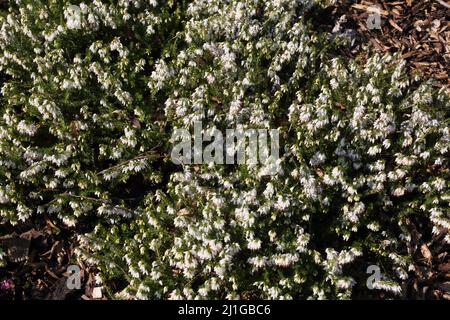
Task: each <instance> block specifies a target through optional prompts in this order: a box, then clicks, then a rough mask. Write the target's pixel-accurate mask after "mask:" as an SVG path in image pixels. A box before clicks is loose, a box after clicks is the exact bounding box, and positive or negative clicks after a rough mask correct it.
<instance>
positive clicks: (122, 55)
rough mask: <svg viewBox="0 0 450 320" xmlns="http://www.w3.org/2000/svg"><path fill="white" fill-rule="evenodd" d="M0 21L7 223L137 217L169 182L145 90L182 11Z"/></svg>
mask: <svg viewBox="0 0 450 320" xmlns="http://www.w3.org/2000/svg"><path fill="white" fill-rule="evenodd" d="M9 4H10V5H9V9H8V10H9V11H8V12H5V13H3V14H2V16H1V18H0V19H1V20H0V30H1V33H0V34H1V36H0V48H1V51H0V70H1V71H2V72H3V73H4V74H5V76H6V77H7V78H6V80H5V82H4V83H3V84H2V89H1V92H2V108H3V109H2V111H3V112H2V118H1V121H0V164H1V166H0V177H1V178H0V181H1V182H0V217H1V218H2V219H3V220H6V221H9V222H11V223H13V224H15V223H17V222H18V221H24V220H26V219H28V218H30V217H31V216H32V215H33V214H36V213H38V214H50V215H51V216H55V217H58V218H59V219H62V220H63V222H64V224H65V225H66V226H74V225H75V224H76V223H77V221H78V220H79V217H84V216H87V215H89V216H92V213H93V212H97V213H98V214H99V215H101V216H103V217H104V219H105V220H108V219H112V220H113V219H115V217H118V216H123V217H125V216H126V217H131V216H132V215H133V212H134V210H136V209H137V207H138V205H139V202H140V201H141V200H142V194H144V193H145V192H146V190H147V189H151V188H152V186H154V185H156V184H158V183H160V182H161V180H162V174H161V171H159V170H158V169H156V168H157V167H158V163H157V161H158V159H159V156H158V152H157V150H158V148H160V147H162V146H163V143H164V135H165V131H164V126H165V123H164V121H162V120H161V117H160V114H162V112H163V109H162V107H161V103H162V102H161V100H160V99H159V97H157V96H155V95H153V94H152V92H151V91H150V89H149V87H148V86H147V83H148V79H149V76H150V74H151V72H152V70H153V69H154V63H155V60H156V59H157V58H159V57H160V56H164V54H166V44H169V43H171V41H172V40H173V36H174V35H175V32H176V31H177V29H178V28H180V19H181V18H182V14H183V12H184V9H183V6H184V2H183V1H165V2H163V3H160V4H158V2H157V1H141V0H137V1H124V0H120V1H98V0H96V1H93V2H88V3H83V2H69V1H52V0H49V1H34V0H29V1H28V0H25V1H10V3H9Z"/></svg>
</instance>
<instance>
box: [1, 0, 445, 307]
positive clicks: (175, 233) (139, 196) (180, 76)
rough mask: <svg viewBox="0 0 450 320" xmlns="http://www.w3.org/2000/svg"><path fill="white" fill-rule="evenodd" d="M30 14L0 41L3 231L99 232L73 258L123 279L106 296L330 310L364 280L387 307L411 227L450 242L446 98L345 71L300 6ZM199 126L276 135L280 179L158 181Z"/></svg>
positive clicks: (214, 168)
mask: <svg viewBox="0 0 450 320" xmlns="http://www.w3.org/2000/svg"><path fill="white" fill-rule="evenodd" d="M45 3H46V4H45V5H43V4H42V2H38V1H17V6H19V7H20V10H15V9H14V8H12V9H11V12H10V13H9V14H8V15H6V16H5V17H3V18H2V20H1V24H0V26H1V32H2V35H1V36H0V47H1V48H2V51H3V53H2V54H0V68H1V70H2V71H3V72H4V73H5V74H6V76H7V77H8V79H9V80H6V81H5V83H4V84H3V86H2V95H3V96H4V98H5V101H6V103H5V104H4V105H2V108H3V117H2V121H1V122H0V155H1V158H0V164H1V169H0V176H1V178H2V179H1V180H0V215H1V217H2V218H3V219H5V220H8V221H11V222H16V221H18V220H23V219H27V218H28V217H30V215H32V214H33V213H34V212H36V213H37V214H39V213H43V212H47V213H48V214H50V215H52V216H55V217H59V218H60V219H61V221H63V222H64V223H65V224H66V225H68V226H74V225H76V223H77V222H78V220H79V218H80V217H83V216H88V215H96V216H98V223H97V224H96V226H95V228H94V230H93V231H92V232H91V233H89V234H80V235H79V237H78V240H79V244H80V247H79V248H78V249H77V253H78V255H79V256H80V257H81V258H84V259H85V260H86V261H87V262H88V263H90V264H94V265H96V267H97V268H98V269H99V270H100V273H101V278H102V279H111V278H117V277H119V278H122V279H124V280H126V281H127V283H128V286H127V287H126V288H125V289H124V290H123V291H122V292H120V293H118V294H117V295H116V297H117V298H125V299H129V298H137V299H150V298H164V299H206V298H226V299H236V298H243V299H247V298H265V299H322V298H342V299H344V298H349V297H351V296H352V294H353V293H354V292H355V291H358V290H359V291H361V290H368V288H367V287H366V279H367V274H366V270H367V268H368V267H369V266H371V265H380V266H383V277H382V280H381V281H379V282H378V283H376V284H375V286H374V288H375V290H384V291H387V292H388V293H389V294H391V295H396V294H400V293H401V287H400V285H401V284H402V282H403V281H404V280H405V279H407V278H408V274H409V272H410V271H412V270H413V268H414V265H413V263H412V261H411V255H410V253H409V252H408V246H409V244H410V242H411V229H410V224H411V222H420V223H423V224H428V225H429V226H430V228H431V230H432V232H433V233H435V234H438V233H442V234H445V235H446V236H445V237H446V238H445V239H446V240H447V242H449V243H450V237H449V235H448V230H449V228H450V215H449V210H448V208H449V202H450V184H449V181H450V173H449V153H450V150H449V148H450V127H449V124H448V119H449V118H450V111H449V110H450V108H449V104H450V96H449V94H448V92H446V91H445V90H444V89H442V90H440V91H439V90H436V89H435V88H434V87H433V86H432V85H430V84H428V83H420V82H419V81H417V80H418V79H416V80H412V79H409V78H408V76H407V75H406V72H405V65H404V63H403V62H402V61H401V60H399V59H398V58H397V57H394V56H390V55H386V56H379V55H370V58H369V59H368V60H365V61H360V60H353V61H348V60H347V59H344V58H340V57H339V56H338V55H337V54H336V52H337V50H334V49H335V48H336V47H337V46H339V43H337V42H335V41H333V42H331V40H330V39H329V37H328V36H327V34H324V33H322V32H319V31H316V30H314V28H313V26H312V24H311V23H310V22H309V21H308V19H307V17H308V12H310V10H311V8H312V6H313V5H314V1H312V0H296V1H293V0H268V1H261V0H227V1H223V0H207V1H204V0H195V1H191V2H189V4H186V5H184V4H181V3H180V2H178V1H177V2H174V3H171V2H170V1H169V2H163V3H159V2H156V1H120V0H119V1H112V2H111V1H110V2H108V3H109V4H105V3H106V1H99V0H96V1H94V2H92V3H91V4H89V5H87V4H82V3H81V4H79V7H80V12H81V18H80V20H75V21H74V20H70V23H69V26H63V25H59V22H58V23H56V22H55V21H54V20H52V19H50V18H49V15H48V10H49V9H50V10H53V11H51V12H52V13H54V14H57V15H59V16H60V17H66V16H68V15H70V14H69V13H68V12H67V10H66V9H65V6H61V5H60V3H61V1H58V2H53V1H45ZM112 3H114V4H112ZM67 5H68V4H67ZM30 20H32V21H35V23H33V24H30V23H29V21H30ZM58 21H59V20H58ZM79 26H80V28H78V27H79ZM19 43H20V45H19ZM197 121H202V123H203V131H204V133H207V132H212V131H213V130H216V129H218V130H220V131H223V130H224V129H228V128H230V129H234V128H237V127H239V128H242V129H244V130H245V129H278V130H279V132H280V141H281V146H280V147H281V150H280V161H279V162H277V163H276V165H277V166H278V167H279V170H277V174H275V175H267V174H266V173H267V170H268V169H267V167H268V166H270V165H273V163H250V162H248V163H246V164H236V165H226V164H220V165H219V164H216V165H215V164H204V165H199V164H193V165H179V166H174V165H172V164H170V163H169V162H170V161H169V160H167V157H165V156H164V155H167V154H169V153H170V150H169V147H170V141H169V140H170V132H169V131H170V130H174V129H177V128H185V129H189V130H190V129H192V126H193V125H194V123H195V122H197ZM190 132H192V131H190Z"/></svg>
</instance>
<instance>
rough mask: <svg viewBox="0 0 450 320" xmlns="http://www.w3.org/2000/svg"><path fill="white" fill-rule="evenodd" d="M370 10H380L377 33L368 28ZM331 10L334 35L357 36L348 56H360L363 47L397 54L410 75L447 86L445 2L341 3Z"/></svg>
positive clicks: (448, 16) (449, 12)
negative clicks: (379, 22)
mask: <svg viewBox="0 0 450 320" xmlns="http://www.w3.org/2000/svg"><path fill="white" fill-rule="evenodd" d="M446 4H447V5H448V7H447V6H446ZM373 7H378V8H379V9H380V13H381V15H380V18H381V30H380V29H376V28H375V29H371V30H370V29H369V27H368V23H367V19H368V17H369V15H373V11H371V8H373ZM332 10H333V12H332V15H333V16H334V21H340V22H338V25H334V26H333V27H334V32H344V31H347V30H351V31H352V32H356V34H357V37H355V39H356V43H355V45H354V46H352V48H351V49H349V50H348V52H347V54H349V55H350V56H352V57H355V56H357V55H359V54H361V53H362V52H363V49H362V47H364V46H365V45H367V44H371V45H372V47H373V48H374V49H375V50H376V51H378V52H391V53H400V54H401V56H402V57H403V58H404V59H405V60H406V61H407V67H408V68H409V72H410V74H413V73H415V72H419V73H421V74H422V75H423V76H424V77H425V79H434V80H436V86H438V87H443V86H445V87H447V88H448V87H449V85H450V78H449V66H450V1H449V0H370V1H366V0H357V1H348V0H341V1H338V3H337V4H336V5H335V6H334V7H333V9H332Z"/></svg>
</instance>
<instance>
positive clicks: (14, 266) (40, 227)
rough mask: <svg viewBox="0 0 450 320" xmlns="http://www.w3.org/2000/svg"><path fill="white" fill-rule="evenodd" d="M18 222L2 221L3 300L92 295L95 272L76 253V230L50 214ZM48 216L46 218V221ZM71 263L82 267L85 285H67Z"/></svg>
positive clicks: (0, 278)
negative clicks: (71, 287) (49, 215)
mask: <svg viewBox="0 0 450 320" xmlns="http://www.w3.org/2000/svg"><path fill="white" fill-rule="evenodd" d="M34 220H35V221H30V222H26V223H22V224H19V225H18V226H11V225H9V224H0V235H2V234H3V236H0V247H1V248H2V249H3V251H4V253H5V254H6V264H5V265H4V266H1V265H0V300H36V299H37V300H42V299H43V300H73V299H75V300H78V299H86V300H91V299H92V291H93V287H94V282H95V281H94V273H93V272H92V270H90V269H89V268H87V267H86V266H85V265H84V264H83V263H82V262H81V261H77V260H76V259H75V257H74V246H75V244H76V241H75V238H74V234H75V233H74V231H71V230H64V229H61V228H58V227H57V226H55V224H54V223H53V222H52V221H51V219H50V218H48V217H45V219H42V218H41V219H39V220H38V219H34ZM42 220H44V221H42ZM70 265H78V266H79V268H80V271H81V272H80V276H81V277H80V278H81V288H80V289H78V290H77V289H70V288H69V287H68V286H67V283H68V276H70V275H71V273H70V272H68V267H69V266H70Z"/></svg>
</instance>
